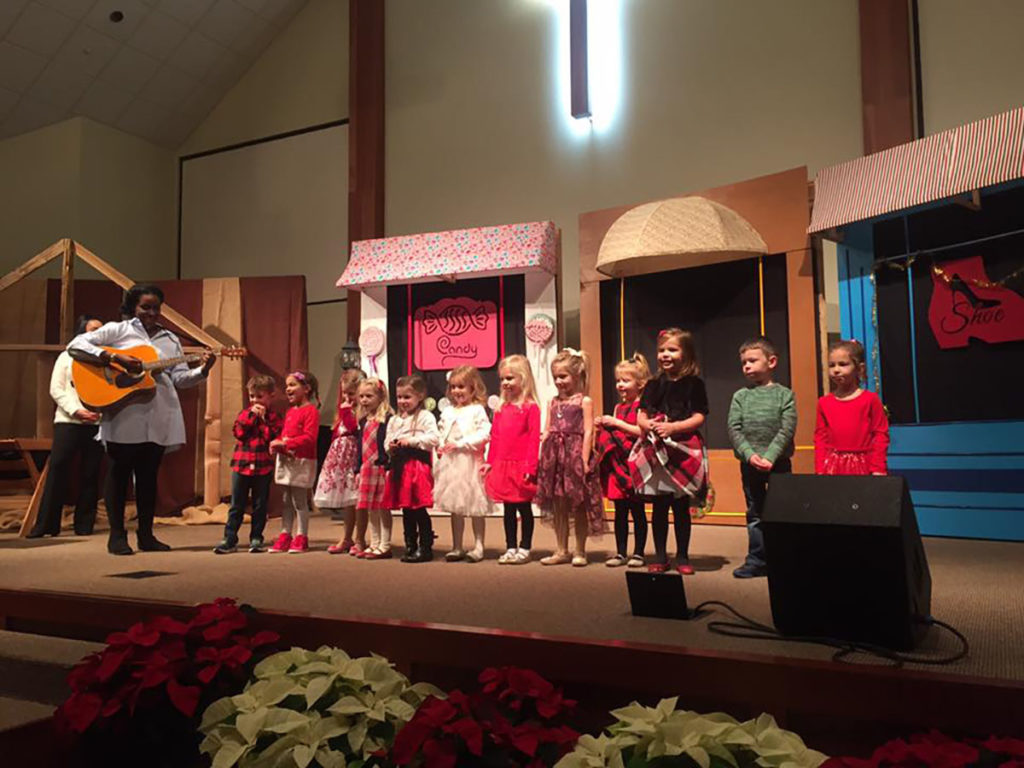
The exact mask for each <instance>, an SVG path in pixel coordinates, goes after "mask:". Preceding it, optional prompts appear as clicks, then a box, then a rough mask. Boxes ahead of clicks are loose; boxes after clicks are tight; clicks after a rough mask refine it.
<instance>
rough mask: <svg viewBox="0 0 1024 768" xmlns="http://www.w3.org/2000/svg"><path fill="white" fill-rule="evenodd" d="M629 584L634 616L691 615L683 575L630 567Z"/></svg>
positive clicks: (659, 617) (627, 580) (679, 616)
mask: <svg viewBox="0 0 1024 768" xmlns="http://www.w3.org/2000/svg"><path fill="white" fill-rule="evenodd" d="M626 588H627V589H629V605H630V607H631V608H632V609H633V615H634V616H649V617H650V618H652V619H689V618H690V610H689V609H688V608H687V607H686V592H685V591H684V590H683V577H682V576H680V575H679V574H678V573H647V572H646V571H627V572H626Z"/></svg>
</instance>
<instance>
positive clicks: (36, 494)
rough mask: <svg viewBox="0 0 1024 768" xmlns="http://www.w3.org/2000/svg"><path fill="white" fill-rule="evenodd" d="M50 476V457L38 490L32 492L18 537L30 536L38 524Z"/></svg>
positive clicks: (41, 476)
mask: <svg viewBox="0 0 1024 768" xmlns="http://www.w3.org/2000/svg"><path fill="white" fill-rule="evenodd" d="M33 466H34V465H33ZM48 474H50V457H49V456H47V457H46V463H45V464H44V465H43V471H42V472H40V473H39V479H38V480H37V481H36V489H35V490H34V491H32V499H31V500H30V501H29V503H28V509H27V510H25V519H24V520H22V521H21V530H20V531H18V535H19V536H20V537H21V538H25V537H26V536H28V533H29V531H31V530H32V526H33V525H35V524H36V518H37V517H38V516H39V503H40V502H41V501H42V500H43V488H44V487H45V486H46V476H47V475H48Z"/></svg>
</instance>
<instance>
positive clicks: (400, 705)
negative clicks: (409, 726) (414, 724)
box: [384, 699, 416, 723]
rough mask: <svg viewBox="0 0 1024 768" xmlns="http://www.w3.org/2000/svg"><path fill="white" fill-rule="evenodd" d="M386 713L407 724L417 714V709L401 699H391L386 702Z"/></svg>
mask: <svg viewBox="0 0 1024 768" xmlns="http://www.w3.org/2000/svg"><path fill="white" fill-rule="evenodd" d="M384 711H386V712H387V713H389V714H391V715H393V716H394V717H397V718H398V719H399V720H401V721H402V722H406V723H407V722H409V721H410V720H412V716H413V715H415V714H416V707H414V706H413V705H412V704H409V703H408V702H405V701H402V700H401V699H389V700H388V701H385V702H384Z"/></svg>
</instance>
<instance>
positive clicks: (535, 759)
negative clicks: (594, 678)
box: [391, 667, 579, 768]
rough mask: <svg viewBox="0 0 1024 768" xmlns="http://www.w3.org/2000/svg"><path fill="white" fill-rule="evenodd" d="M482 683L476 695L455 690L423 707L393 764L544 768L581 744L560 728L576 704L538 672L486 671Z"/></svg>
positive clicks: (437, 767)
mask: <svg viewBox="0 0 1024 768" xmlns="http://www.w3.org/2000/svg"><path fill="white" fill-rule="evenodd" d="M479 682H480V683H481V687H480V690H479V691H476V692H474V693H471V694H466V693H464V692H462V691H459V690H455V691H451V692H450V693H449V694H448V698H447V699H437V698H434V697H430V698H428V699H427V700H426V701H424V702H423V704H421V705H420V708H419V709H418V710H416V714H415V715H414V716H413V718H412V720H410V721H409V722H408V723H407V724H406V725H405V727H404V728H403V729H402V730H401V731H400V732H399V733H398V736H397V738H396V739H395V744H394V747H393V748H392V750H391V760H392V761H393V762H394V763H395V764H396V765H416V766H422V767H423V768H454V766H455V765H456V763H458V764H460V765H467V764H469V765H471V764H475V763H479V764H481V765H485V764H486V765H509V766H528V767H529V768H535V767H536V768H539V767H540V766H545V765H553V764H554V763H555V762H556V761H557V760H558V758H560V757H561V756H562V755H564V754H566V753H567V752H569V751H570V750H571V749H572V748H573V746H574V745H575V744H576V740H577V739H578V738H579V733H578V732H577V731H575V730H573V729H572V728H571V727H569V726H568V725H567V724H565V723H563V722H561V720H562V719H563V718H564V717H565V716H566V715H568V714H569V713H570V712H571V711H572V710H573V708H574V707H575V704H576V702H574V701H570V700H569V699H566V698H564V697H563V696H562V692H561V690H559V689H558V688H556V687H555V686H554V685H552V684H551V683H550V682H548V681H547V680H545V679H544V678H543V677H541V676H540V675H538V674H537V673H536V672H534V671H533V670H529V669H519V668H516V667H501V668H490V669H485V670H484V671H483V672H482V673H481V674H480V677H479Z"/></svg>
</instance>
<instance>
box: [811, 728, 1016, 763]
mask: <svg viewBox="0 0 1024 768" xmlns="http://www.w3.org/2000/svg"><path fill="white" fill-rule="evenodd" d="M968 766H971V767H972V768H1024V741H1022V740H1021V739H1000V738H995V737H989V738H987V739H965V740H962V741H960V740H957V739H954V738H952V737H950V736H947V735H946V734H944V733H940V732H939V731H931V732H930V733H925V734H918V735H915V736H911V737H910V738H909V739H893V740H892V741H888V742H886V743H885V744H883V745H882V746H880V747H879V748H878V749H876V750H875V751H874V752H873V753H872V755H871V757H869V758H868V759H866V760H863V759H860V758H856V757H833V758H831V759H830V760H828V762H826V763H825V764H824V765H823V766H822V768H933V767H934V768H967V767H968Z"/></svg>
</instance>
